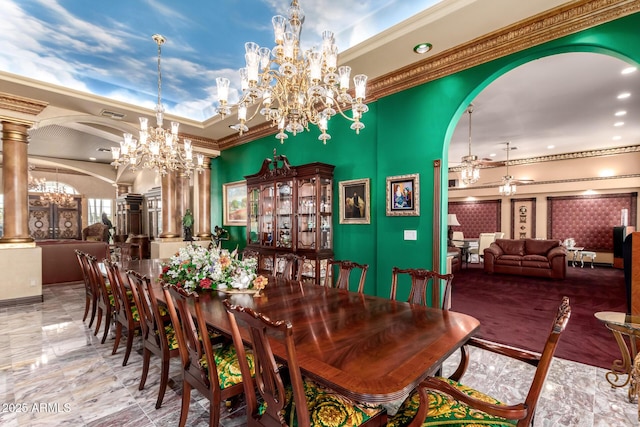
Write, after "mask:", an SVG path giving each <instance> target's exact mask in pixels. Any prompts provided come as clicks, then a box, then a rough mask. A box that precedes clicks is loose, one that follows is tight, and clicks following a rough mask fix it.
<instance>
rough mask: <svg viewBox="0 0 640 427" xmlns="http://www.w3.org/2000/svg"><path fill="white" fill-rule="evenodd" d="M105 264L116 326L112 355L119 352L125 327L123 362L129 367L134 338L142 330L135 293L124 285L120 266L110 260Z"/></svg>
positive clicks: (106, 260)
mask: <svg viewBox="0 0 640 427" xmlns="http://www.w3.org/2000/svg"><path fill="white" fill-rule="evenodd" d="M103 263H104V266H105V269H106V270H107V279H108V280H109V283H110V284H111V298H112V301H113V316H114V320H115V325H116V331H115V340H114V342H113V350H112V351H111V354H116V352H117V351H118V347H119V346H120V339H121V337H122V329H123V327H124V329H126V331H127V347H126V350H125V353H124V359H123V360H122V366H127V362H128V361H129V355H130V354H131V348H132V347H133V338H134V337H135V335H136V332H138V331H139V330H140V314H139V313H138V308H137V307H136V303H135V301H134V299H133V293H132V292H131V290H129V289H127V287H126V286H125V284H124V278H123V276H122V274H121V272H120V268H119V267H118V264H116V263H114V262H113V261H111V260H110V259H105V260H104V261H103Z"/></svg>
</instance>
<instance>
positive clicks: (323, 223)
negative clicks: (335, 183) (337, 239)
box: [319, 178, 332, 249]
mask: <svg viewBox="0 0 640 427" xmlns="http://www.w3.org/2000/svg"><path fill="white" fill-rule="evenodd" d="M331 187H332V180H331V179H329V178H320V241H319V246H320V249H331V248H332V246H331V245H332V241H331V240H332V236H331V233H332V227H331Z"/></svg>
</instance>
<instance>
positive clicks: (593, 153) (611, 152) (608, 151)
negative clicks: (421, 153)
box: [449, 145, 640, 172]
mask: <svg viewBox="0 0 640 427" xmlns="http://www.w3.org/2000/svg"><path fill="white" fill-rule="evenodd" d="M638 152H640V145H630V146H627V147H616V148H605V149H601V150H589V151H576V152H575V153H564V154H555V155H550V156H539V157H530V158H528V159H518V160H510V161H509V166H515V165H530V164H535V163H546V162H554V161H557V160H575V159H586V158H589V157H604V156H615V155H619V154H629V153H638ZM505 165H506V162H496V164H495V165H486V164H485V165H480V166H479V167H480V168H481V169H491V168H497V167H501V166H505ZM460 171H462V167H460V166H454V167H450V168H449V172H460Z"/></svg>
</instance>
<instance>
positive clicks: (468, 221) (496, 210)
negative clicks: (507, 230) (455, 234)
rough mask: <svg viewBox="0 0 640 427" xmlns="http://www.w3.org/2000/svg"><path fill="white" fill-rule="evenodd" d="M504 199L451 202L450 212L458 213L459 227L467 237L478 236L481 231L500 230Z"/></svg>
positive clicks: (457, 228)
mask: <svg viewBox="0 0 640 427" xmlns="http://www.w3.org/2000/svg"><path fill="white" fill-rule="evenodd" d="M501 206H502V200H499V199H498V200H482V201H477V202H449V213H450V214H456V216H457V217H458V222H459V223H460V226H459V227H453V231H462V232H463V233H464V237H465V238H478V237H480V233H491V232H496V231H502V230H500V209H501Z"/></svg>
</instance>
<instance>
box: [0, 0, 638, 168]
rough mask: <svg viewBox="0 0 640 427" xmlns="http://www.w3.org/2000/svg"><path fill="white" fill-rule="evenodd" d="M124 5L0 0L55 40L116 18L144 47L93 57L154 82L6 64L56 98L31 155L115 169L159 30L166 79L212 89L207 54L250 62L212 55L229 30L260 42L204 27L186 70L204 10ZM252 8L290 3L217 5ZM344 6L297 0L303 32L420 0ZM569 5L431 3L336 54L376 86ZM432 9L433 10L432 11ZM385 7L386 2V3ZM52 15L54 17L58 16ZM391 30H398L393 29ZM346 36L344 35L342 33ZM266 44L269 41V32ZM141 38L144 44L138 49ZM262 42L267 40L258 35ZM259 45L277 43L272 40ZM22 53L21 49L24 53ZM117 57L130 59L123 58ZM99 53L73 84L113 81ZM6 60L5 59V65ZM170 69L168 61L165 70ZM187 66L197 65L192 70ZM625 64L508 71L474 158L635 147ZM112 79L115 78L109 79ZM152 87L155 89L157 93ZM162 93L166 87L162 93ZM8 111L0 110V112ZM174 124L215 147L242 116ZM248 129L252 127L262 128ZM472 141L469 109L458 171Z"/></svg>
mask: <svg viewBox="0 0 640 427" xmlns="http://www.w3.org/2000/svg"><path fill="white" fill-rule="evenodd" d="M116 3H117V4H115V5H114V4H112V3H109V7H108V8H106V9H105V10H104V11H102V12H100V13H98V11H96V12H95V13H87V10H89V11H90V9H91V7H92V6H91V7H90V6H86V7H85V9H86V10H85V11H84V12H83V13H80V12H76V15H73V16H71V17H69V14H71V13H73V12H74V11H73V10H71V9H68V10H67V9H64V6H69V4H65V3H60V2H58V1H55V0H52V1H51V2H48V3H46V5H48V6H50V8H49V9H46V10H47V11H48V13H39V14H34V15H32V16H29V8H28V7H26V6H29V7H30V8H31V9H33V10H35V9H34V8H37V7H44V5H45V3H41V2H37V1H16V0H3V2H2V3H1V4H0V13H1V12H4V16H15V13H16V12H15V10H14V9H15V8H21V7H23V8H22V9H21V10H22V13H23V15H25V16H27V17H28V18H29V19H30V21H25V22H27V23H29V22H31V21H34V22H31V24H32V25H33V26H34V28H35V27H36V26H41V27H47V28H49V29H50V31H49V32H42V34H41V35H40V36H42V35H45V36H46V35H49V36H50V37H52V34H55V32H54V33H51V31H52V30H51V29H55V28H56V25H58V26H59V21H60V19H61V18H60V16H65V17H67V19H68V20H69V22H70V23H72V24H73V25H71V24H70V28H71V29H73V28H80V29H82V28H84V27H87V26H88V27H90V28H94V30H97V29H102V27H100V25H106V24H104V22H105V21H106V22H109V23H113V22H120V25H118V26H117V30H118V33H117V34H118V35H119V36H120V37H122V39H123V40H136V41H137V42H136V43H133V42H131V44H130V45H128V46H126V48H127V49H126V52H124V51H117V52H116V53H115V54H114V56H115V57H116V58H118V60H117V61H107V62H105V61H104V56H105V55H104V54H99V53H96V56H97V57H99V59H100V60H101V61H103V62H101V63H100V64H102V65H101V66H103V67H107V65H108V66H109V67H118V66H120V67H125V66H126V67H129V66H131V64H130V63H133V64H134V66H135V67H136V70H137V72H136V73H133V72H131V73H130V77H131V82H129V81H127V82H126V86H132V85H134V84H140V85H142V84H143V83H142V81H144V80H148V82H146V83H145V84H146V86H145V87H146V89H140V92H141V93H142V94H143V95H145V96H147V97H148V98H147V99H146V101H140V102H139V103H130V102H125V101H126V99H128V100H131V99H132V98H126V99H125V100H123V98H117V97H116V98H115V99H114V98H112V97H106V96H105V95H104V94H94V93H87V92H86V91H85V90H78V88H77V85H70V86H65V84H64V79H63V78H62V77H61V76H60V75H58V76H57V77H56V68H55V67H56V66H59V67H61V69H62V70H64V71H65V73H66V72H70V73H71V71H69V67H70V65H73V64H76V63H80V61H79V60H75V59H74V60H73V61H71V60H70V59H68V58H65V57H64V55H62V52H66V51H69V50H72V49H55V48H50V49H41V51H42V52H45V53H46V55H48V58H49V59H51V62H49V65H51V64H54V66H52V68H50V69H49V71H50V72H49V73H47V74H51V75H53V76H54V77H55V78H54V79H53V80H54V83H52V82H51V81H42V80H39V79H35V78H34V76H33V75H31V74H29V73H26V72H25V73H24V74H16V72H15V71H12V69H8V68H2V66H0V92H6V93H10V94H14V95H18V96H22V97H26V98H31V99H38V100H42V101H45V102H48V103H49V106H48V107H47V108H46V109H45V110H44V111H43V113H41V114H40V116H39V117H38V120H39V123H40V124H47V126H40V127H39V128H37V129H35V130H33V132H32V133H31V143H30V146H29V153H30V156H46V157H54V158H61V159H74V160H83V161H86V159H87V158H88V157H96V158H97V159H98V160H97V161H98V162H103V163H108V162H110V153H109V152H100V151H97V150H99V149H101V148H109V147H110V146H112V145H115V144H117V142H118V141H119V140H120V138H121V135H122V132H123V131H125V130H126V131H134V130H135V127H136V126H137V118H138V116H140V115H143V116H147V117H152V112H151V110H150V108H151V107H152V106H153V103H154V102H155V95H154V94H153V91H154V89H155V84H156V82H155V78H156V76H155V71H156V69H155V66H156V64H155V60H156V58H155V54H156V50H155V49H156V46H155V44H154V43H153V41H152V40H151V34H153V33H154V32H160V33H162V34H163V35H164V36H166V37H167V39H168V40H169V41H168V42H167V45H166V47H164V48H163V66H165V68H163V79H170V78H175V79H176V80H177V81H179V82H189V84H197V82H201V84H204V85H212V82H213V79H214V77H215V75H216V74H217V71H216V70H219V69H221V67H218V66H216V67H215V69H206V68H207V67H208V66H209V64H211V63H212V61H211V60H210V58H215V57H217V56H219V57H220V58H219V59H224V60H227V61H228V62H229V63H230V64H231V63H233V65H229V68H233V69H235V68H239V67H240V66H242V53H243V52H242V48H241V45H240V47H239V48H238V49H236V50H238V52H237V53H236V54H235V55H232V54H227V53H218V54H217V55H216V44H218V45H223V44H226V39H225V37H226V36H227V34H229V31H231V32H234V33H238V34H240V35H241V37H240V39H241V40H243V41H249V40H252V37H254V36H253V33H250V32H249V31H248V30H247V28H246V23H245V24H244V25H242V26H237V27H236V28H237V29H231V30H228V29H224V30H223V29H221V28H217V27H215V26H211V28H206V29H204V30H203V29H202V28H199V33H197V34H196V36H197V37H199V38H200V39H201V38H202V37H203V34H204V35H206V37H207V46H208V47H207V48H206V52H201V53H200V55H197V54H196V55H194V54H193V53H192V54H191V55H188V57H189V58H190V61H191V62H188V61H186V60H184V59H181V64H182V65H178V64H177V63H172V61H171V60H170V58H171V57H172V56H178V54H177V52H179V51H181V50H183V49H187V47H192V46H196V45H198V44H197V43H196V41H195V40H194V41H193V42H189V40H188V39H187V38H188V37H189V34H190V33H189V32H187V31H185V30H184V28H185V26H184V22H191V20H193V22H197V18H196V17H195V16H196V15H198V8H190V10H187V9H185V10H178V11H176V10H173V13H174V14H175V13H178V14H179V16H180V19H181V20H182V21H181V23H182V24H183V27H181V28H176V26H177V25H170V24H168V23H167V22H168V21H167V20H166V15H165V20H157V17H156V14H157V13H159V12H158V10H159V9H163V12H166V9H167V8H174V9H177V8H179V7H180V6H179V5H177V4H174V3H173V2H170V1H168V0H163V1H159V2H156V6H159V7H153V5H152V4H151V3H148V2H131V1H127V2H125V1H124V0H118V1H116ZM247 3H249V4H250V5H251V6H252V7H255V9H256V10H258V11H260V12H262V13H263V15H264V16H262V15H259V14H258V13H256V14H255V15H256V16H253V15H252V16H251V22H254V21H255V22H264V24H265V27H266V26H268V24H269V20H270V15H273V14H274V10H277V11H280V12H282V9H283V5H282V4H284V6H287V5H288V2H287V0H268V1H267V0H265V1H264V2H258V1H252V2H233V1H224V2H222V3H220V4H218V3H216V13H219V14H222V15H223V16H232V17H233V18H234V19H228V21H229V22H234V23H236V24H237V23H238V20H237V19H235V18H237V17H238V16H241V15H242V14H243V10H244V9H246V8H247ZM343 3H344V2H339V1H337V0H328V1H327V2H317V1H313V2H312V1H311V0H306V1H305V0H301V6H302V7H303V8H304V9H305V11H306V13H307V17H306V21H305V32H304V33H305V34H306V33H312V32H318V31H320V30H319V29H316V27H319V26H320V25H323V26H324V27H325V28H331V24H332V23H333V24H337V25H338V26H339V28H343V27H345V26H347V27H349V28H351V32H350V34H359V33H358V28H359V27H358V26H359V25H363V24H362V19H366V21H367V22H374V21H379V22H382V21H384V20H383V19H382V18H381V16H383V15H385V14H386V15H389V10H391V9H394V8H395V9H402V10H405V9H406V10H409V9H407V7H406V6H408V4H409V3H413V2H409V0H393V1H387V2H382V1H380V0H367V1H363V2H358V3H356V4H354V3H345V4H348V5H349V8H345V7H344V4H343ZM387 3H388V4H387ZM565 3H570V2H567V1H564V0H538V1H536V2H519V3H518V7H513V3H512V0H444V1H442V2H439V3H437V2H433V1H425V2H422V3H421V5H422V7H425V8H426V9H425V10H422V11H418V12H417V13H416V14H415V15H413V16H410V17H409V18H408V19H406V20H404V21H402V22H400V23H398V24H396V25H393V23H391V22H389V21H388V20H386V21H385V24H384V25H381V26H380V27H379V29H378V30H376V31H379V32H378V33H377V34H374V35H372V36H369V37H368V38H366V39H364V40H360V39H358V38H357V37H350V38H349V40H356V41H357V44H355V45H354V46H350V45H349V43H346V44H341V43H339V44H341V48H342V49H343V52H342V53H341V55H340V63H341V64H342V63H346V64H348V65H350V66H351V67H352V68H353V70H354V71H355V72H358V73H361V72H362V73H365V74H367V75H369V77H370V79H373V78H375V77H379V76H381V75H384V74H386V73H390V72H392V71H394V70H396V69H399V68H402V67H404V66H407V65H410V64H412V63H414V62H417V61H419V60H422V59H424V57H421V56H418V55H416V54H415V53H413V52H412V48H413V46H415V45H416V44H417V43H419V42H424V41H426V42H430V43H432V44H433V46H434V49H433V51H432V52H430V53H429V54H427V55H433V54H437V53H440V52H443V51H446V50H449V49H451V48H454V47H455V46H458V45H460V44H462V43H465V42H468V41H469V40H473V39H475V38H478V37H480V36H482V35H485V34H488V33H491V32H494V31H497V30H498V29H500V28H503V27H506V26H507V25H509V24H511V23H513V22H517V21H520V20H522V19H525V18H527V17H530V16H533V15H536V14H538V13H541V12H544V11H545V10H548V9H551V8H554V7H557V6H559V5H562V4H565ZM431 4H434V5H433V6H431V7H428V5H431ZM276 5H277V6H276ZM336 5H338V6H336ZM383 6H386V8H385V7H383ZM9 7H11V10H8V8H9ZM69 7H70V6H69ZM202 7H205V8H207V10H208V9H210V8H211V4H210V3H208V2H207V3H205V4H203V5H202ZM332 7H334V9H332ZM366 7H371V9H370V10H367V9H366ZM414 7H415V6H414ZM427 7H428V8H427ZM363 8H365V9H363ZM389 8H391V9H389ZM61 10H63V11H64V12H65V13H66V15H65V14H61V15H56V13H58V14H59V13H61V12H60V11H61ZM325 10H338V11H340V14H339V17H340V18H341V19H339V20H336V19H334V16H337V15H336V14H335V13H332V14H325V13H323V12H324V11H325ZM209 12H211V11H209ZM11 13H13V15H11ZM190 13H191V15H190ZM411 13H414V12H411ZM121 14H126V19H125V17H121ZM132 14H139V15H141V16H145V19H142V20H140V19H138V20H137V21H136V20H133V21H135V22H139V25H138V26H136V25H134V24H131V23H130V19H129V18H131V17H132V16H133V15H132ZM147 15H148V16H147ZM203 15H204V16H210V15H211V13H208V12H207V13H205V14H203ZM343 15H344V16H343ZM399 16H400V15H394V19H399V18H398V17H399ZM53 17H55V18H56V19H53ZM105 18H107V19H105ZM146 18H148V19H146ZM16 19H17V18H16ZM128 19H129V20H128ZM402 19H405V17H402ZM6 21H10V20H4V23H3V24H0V29H2V28H3V27H2V25H4V26H5V27H6V26H7V25H8V24H7V22H6ZM142 21H144V22H145V23H146V22H148V21H149V22H156V21H157V22H158V24H157V25H158V26H160V30H157V29H154V30H153V31H152V30H150V29H149V28H146V27H145V26H144V25H143V22H142ZM315 21H319V22H320V24H319V25H316V27H313V26H312V25H313V23H314V22H315ZM349 25H351V26H349ZM388 26H391V27H390V28H388V29H385V28H386V27H388ZM349 28H345V31H346V33H349V31H348V30H349ZM5 30H7V28H5ZM263 30H264V32H265V33H269V32H270V30H268V29H263ZM334 30H335V29H334ZM65 31H69V29H68V28H67V29H66V30H65ZM78 31H80V30H78ZM110 31H111V30H110ZM203 31H204V33H203ZM345 31H342V32H339V33H338V34H345ZM367 31H371V28H368V29H367ZM143 32H148V33H149V34H148V35H147V34H142V33H143ZM112 34H113V33H111V32H106V31H105V32H104V33H103V34H93V35H90V34H88V33H87V30H86V28H84V29H82V31H80V32H78V34H77V38H81V37H89V38H91V37H94V39H95V40H97V41H100V40H101V38H102V39H104V38H105V37H108V36H111V35H112ZM362 34H367V35H369V33H368V32H364V31H363V32H362ZM27 35H28V37H26V36H25V37H22V38H21V37H18V36H16V34H15V32H12V33H9V32H8V31H0V52H4V54H5V55H6V53H7V51H8V49H9V47H10V52H11V56H10V57H9V58H4V59H5V60H6V61H14V62H16V61H18V62H20V63H22V67H21V69H24V70H27V69H29V68H30V67H27V66H26V65H25V64H24V63H30V64H31V68H33V67H38V66H40V65H39V62H38V61H37V60H34V61H33V62H30V61H31V60H32V59H33V58H32V56H33V55H35V53H34V52H37V50H34V49H32V46H33V45H34V43H36V42H38V43H40V44H41V45H42V46H45V47H46V45H45V44H44V42H43V41H42V40H35V39H34V37H35V35H34V31H29V32H28V34H27ZM64 35H65V37H64V38H62V37H59V39H60V40H58V43H65V42H66V43H70V40H71V39H72V38H73V34H71V33H68V32H67V33H65V34H64ZM125 35H126V37H129V39H127V38H126V37H125ZM194 37H195V36H194ZM262 37H263V38H264V37H265V36H262ZM54 38H55V37H54ZM142 40H144V42H141V41H142ZM174 40H175V44H173V45H170V44H169V42H171V41H174ZM81 41H82V40H81ZM258 41H259V42H260V40H258ZM96 43H97V42H96ZM198 43H202V40H199V42H198ZM262 43H269V41H268V40H267V41H264V42H262ZM89 44H91V43H89ZM71 45H72V46H73V45H74V44H73V43H71ZM116 46H117V44H116ZM343 46H346V47H348V48H345V47H343ZM181 48H182V49H181ZM203 49H205V48H203ZM345 49H346V50H345ZM21 52H23V53H22V54H21ZM42 52H40V53H42ZM221 52H222V51H221ZM196 53H199V52H196ZM59 54H60V55H59ZM21 55H22V56H21ZM119 55H122V56H121V57H120V56H119ZM198 57H201V58H202V63H200V64H198V63H196V62H194V61H196V60H197V58H198ZM91 58H92V55H91V52H90V49H89V50H88V51H87V52H84V54H83V58H82V59H83V61H82V67H79V68H78V70H76V71H74V72H73V73H75V74H73V76H75V77H77V76H78V75H82V73H83V72H85V73H89V72H96V71H98V72H99V73H98V75H101V76H102V75H103V76H108V75H110V74H111V73H112V71H111V69H110V68H104V69H101V68H100V67H99V66H93V67H91V66H88V65H87V64H91ZM194 58H196V59H194ZM53 59H55V61H54V60H53ZM0 63H3V62H2V61H0ZM63 63H64V64H63ZM165 63H166V65H164V64H165ZM105 64H107V65H105ZM185 64H187V65H189V66H188V67H187V66H186V65H185ZM238 64H239V65H238ZM63 65H64V66H63ZM196 65H197V66H198V67H196ZM624 67H625V64H624V63H623V62H622V61H620V60H618V59H614V58H612V57H608V56H604V55H596V54H578V53H572V54H564V55H557V56H554V57H549V58H544V59H539V60H537V61H533V62H530V63H527V64H525V65H523V66H521V67H519V68H517V69H514V70H512V71H511V72H509V73H507V74H505V75H503V76H502V77H500V78H499V79H497V80H496V81H495V82H493V83H491V84H490V85H489V86H488V87H487V88H486V89H485V90H484V91H482V92H481V93H480V94H479V95H478V96H477V97H476V99H474V100H473V103H474V113H473V129H472V151H473V154H475V155H477V156H478V157H480V158H484V157H487V158H488V157H489V156H490V154H492V153H495V154H496V156H495V157H494V158H495V159H496V160H504V158H505V157H506V152H505V151H504V150H501V147H503V145H501V143H503V142H505V141H507V140H509V141H511V142H512V145H513V146H516V147H517V148H518V149H517V150H514V151H512V152H511V154H510V157H511V158H512V159H515V158H521V157H534V156H541V155H547V154H558V153H564V152H573V151H581V150H584V149H597V148H608V147H618V146H628V145H636V144H639V143H640V120H639V118H640V72H635V73H632V74H629V75H626V76H623V75H621V74H620V71H621V70H622V69H623V68H624ZM198 72H200V73H202V74H203V75H202V76H200V77H201V78H199V79H196V78H187V77H183V76H182V75H181V74H184V73H186V74H188V73H191V74H194V73H198ZM113 73H114V74H118V75H121V74H122V71H121V70H120V71H118V72H116V71H113ZM42 74H45V73H39V74H37V75H38V76H40V75H42ZM191 77H193V76H191ZM92 78H93V79H94V80H95V79H97V78H98V77H95V76H94V77H92ZM56 79H57V80H56ZM140 79H142V80H140ZM194 82H195V83H194ZM111 84H115V83H113V82H111ZM177 84H178V83H174V82H172V83H171V84H169V83H167V86H168V88H167V90H166V91H167V92H169V94H170V95H168V96H171V97H172V98H173V97H175V98H176V99H177V97H178V95H174V94H178V93H187V94H189V93H197V92H198V93H199V92H200V91H201V90H202V88H198V90H196V89H191V88H190V87H189V86H185V87H182V88H180V87H175V88H172V89H169V88H171V87H173V86H176V85H177ZM123 85H124V84H123ZM163 86H164V83H163ZM149 87H151V89H150V90H149ZM621 91H629V92H631V94H632V95H631V97H630V98H628V99H626V100H622V101H621V100H617V99H616V95H617V94H618V93H619V92H621ZM115 92H117V91H112V92H111V93H115ZM205 92H206V90H205ZM164 93H165V89H163V94H164ZM179 102H180V100H177V101H176V104H178V103H179ZM209 102H210V103H211V102H213V103H215V99H213V98H211V99H210V100H209ZM621 108H624V109H625V110H626V111H627V115H626V116H625V117H623V118H622V119H621V121H624V122H625V124H624V126H622V127H620V128H615V127H613V124H614V122H615V121H616V120H617V119H616V118H615V117H614V115H613V114H614V113H615V111H618V110H619V109H621ZM103 110H110V111H115V112H117V113H122V114H123V115H124V118H123V119H121V120H114V119H110V118H105V117H102V116H101V112H102V111H103ZM207 111H208V110H207ZM0 113H2V112H1V111H0ZM77 115H84V118H83V119H82V120H77V119H76V118H75V117H76V116H77ZM87 115H89V116H87ZM86 117H91V120H87V119H86ZM169 118H172V119H174V118H177V119H178V120H179V121H180V122H181V130H182V131H183V132H185V133H189V134H191V135H195V136H201V137H204V138H209V139H214V140H217V139H220V138H223V137H225V136H228V135H230V134H231V132H232V131H231V130H230V129H229V124H232V123H234V122H235V119H234V118H231V119H227V120H225V121H222V120H220V118H219V117H217V116H214V117H209V118H206V119H204V120H201V119H188V118H183V117H178V116H172V115H171V114H170V115H169ZM88 122H91V123H88ZM249 124H250V125H255V124H257V123H249ZM616 135H619V136H621V139H620V140H617V141H614V140H613V139H612V138H613V137H614V136H616ZM467 144H468V116H467V115H466V114H464V113H463V114H462V116H461V118H460V122H459V124H458V127H457V128H456V130H455V132H454V135H453V137H452V141H451V146H450V152H449V160H450V165H455V164H457V163H458V162H459V161H460V158H461V157H462V156H464V155H466V154H467V150H468V145H467ZM550 144H553V145H555V147H556V148H554V149H553V150H549V149H547V148H546V147H547V146H548V145H550Z"/></svg>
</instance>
